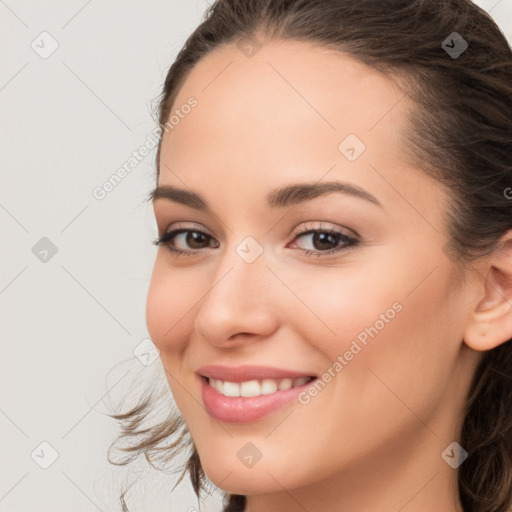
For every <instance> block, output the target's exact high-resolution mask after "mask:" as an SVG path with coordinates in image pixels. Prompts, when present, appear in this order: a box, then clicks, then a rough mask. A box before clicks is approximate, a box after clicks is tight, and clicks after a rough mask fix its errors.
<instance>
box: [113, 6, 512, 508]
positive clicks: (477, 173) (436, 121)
mask: <svg viewBox="0 0 512 512" xmlns="http://www.w3.org/2000/svg"><path fill="white" fill-rule="evenodd" d="M454 32H456V33H457V34H459V35H460V36H461V37H462V38H463V39H464V40H465V41H466V42H467V44H468V47H467V48H466V50H465V51H464V52H463V53H462V54H460V55H454V54H453V53H452V54H450V52H449V48H451V47H453V46H454V42H453V38H454V37H455V38H457V37H458V36H457V35H453V33H454ZM450 38H452V39H450ZM246 39H249V40H250V39H252V40H253V41H259V42H262V43H264V42H265V40H272V39H277V40H279V39H289V40H297V41H304V42H307V43H311V44H314V45H317V46H322V47H325V48H331V49H335V50H338V51H341V52H346V53H348V54H350V55H351V56H353V57H354V58H356V59H359V60H360V61H361V62H363V63H365V64H367V65H369V66H371V67H373V68H375V69H378V70H380V71H382V72H383V73H385V74H386V76H389V77H390V78H391V79H393V80H395V82H396V83H397V85H398V86H399V87H400V88H401V90H402V91H403V92H404V94H407V95H408V96H410V97H411V98H412V100H413V105H414V112H410V113H409V116H408V119H407V122H408V123H409V127H410V129H409V130H407V131H406V137H407V141H408V145H407V147H404V151H407V154H408V155H409V156H410V158H411V159H412V161H413V162H414V163H415V165H416V166H417V167H418V168H419V169H422V170H423V171H424V172H426V173H428V174H430V175H431V176H434V177H435V178H436V179H438V180H439V181H440V182H441V183H442V184H444V185H445V186H446V187H447V190H448V191H449V192H450V199H451V203H450V204H449V205H447V209H446V227H447V230H448V234H449V237H450V241H449V243H448V245H447V247H446V253H447V255H449V256H450V257H451V258H452V260H453V261H454V262H456V263H457V266H459V265H460V266H461V268H465V265H466V264H469V263H470V262H471V260H472V259H474V258H478V257H479V256H482V255H484V254H487V253H489V252H491V251H493V250H495V249H496V248H497V246H498V243H499V239H500V237H501V235H503V234H504V233H505V232H506V231H508V230H509V229H510V228H512V200H510V198H509V197H507V194H506V193H505V191H506V190H510V189H509V187H510V186H511V185H512V52H511V49H510V46H509V44H508V42H507V40H506V39H505V37H504V35H503V33H502V32H501V31H500V29H499V27H498V26H497V25H496V23H495V22H494V21H493V20H492V18H491V17H490V16H489V15H488V14H487V13H486V12H485V11H484V10H483V9H481V8H479V7H477V6H476V5H474V4H473V3H471V2H470V1H469V0H388V1H386V2H384V1H382V0H358V1H354V0H218V1H216V2H214V3H213V4H212V5H211V6H210V7H209V8H208V9H207V11H206V13H205V16H204V20H203V21H202V23H201V24H200V25H199V26H198V27H197V28H196V29H195V30H194V32H193V33H192V34H191V35H190V36H189V37H188V39H187V40H186V42H185V44H184V46H183V48H182V49H181V50H180V52H179V53H178V55H177V57H176V59H175V61H174V63H173V64H172V66H171V67H170V69H169V72H168V74H167V77H166V79H165V84H164V87H163V92H162V95H161V97H160V98H159V105H158V122H159V125H160V127H161V136H163V131H164V126H165V123H166V122H167V120H168V118H169V115H170V113H171V110H172V108H173V104H174V100H175V98H176V96H177V94H178V92H179V90H180V89H181V86H182V85H183V83H184V81H185V80H186V78H187V76H188V74H189V72H190V71H191V69H192V68H193V67H194V65H195V64H196V63H197V62H198V61H199V60H200V59H201V58H202V57H204V56H205V55H207V54H209V53H210V52H212V51H214V50H215V49H217V48H219V47H220V46H221V45H227V44H236V43H237V42H239V41H241V40H246ZM446 40H447V41H448V42H447V43H443V42H444V41H446ZM459 41H460V40H459ZM159 155H160V144H159V145H158V151H157V177H158V172H159V171H158V162H159ZM461 276H462V277H463V274H461ZM509 341H510V340H509ZM152 406H153V405H152V400H151V398H150V396H149V395H147V396H144V399H143V400H141V401H140V403H139V405H138V406H137V407H135V408H133V409H131V410H128V411H127V412H126V413H124V414H116V415H113V417H114V418H115V419H117V420H119V421H120V422H121V426H122V431H123V433H122V436H121V438H126V439H128V440H130V439H133V440H134V444H133V445H132V446H130V447H129V448H126V449H125V450H126V451H129V452H130V453H134V454H138V453H144V455H145V456H146V458H147V459H148V461H150V459H151V458H152V457H153V456H155V455H157V454H162V453H164V454H165V456H166V460H168V461H170V460H172V458H173V457H174V456H175V454H177V453H179V452H180V451H181V450H183V449H186V448H187V447H189V448H190V458H189V459H188V464H187V465H186V467H185V468H184V471H183V473H182V474H181V477H180V480H179V481H181V479H182V478H183V476H184V475H185V474H186V473H187V472H188V473H189V475H190V478H191V480H192V485H193V488H194V490H195V492H196V494H197V496H198V497H199V496H200V493H201V491H202V490H203V489H204V482H205V474H204V472H203V469H202V467H201V463H200V459H199V456H198V453H197V450H196V448H195V446H194V443H193V440H191V439H190V437H189V436H188V431H187V429H186V426H185V425H184V424H183V422H182V421H181V420H180V418H179V413H178V415H172V414H170V415H169V418H168V419H166V420H165V421H163V422H161V423H159V424H157V425H155V426H153V427H152V428H149V429H140V428H139V427H140V425H141V422H142V421H143V419H144V418H145V417H146V416H147V414H148V413H149V411H150V410H151V408H152ZM511 406H512V344H511V343H503V344H502V345H500V346H498V347H496V348H495V349H493V350H490V351H487V352H486V353H485V354H484V356H483V358H482V360H481V362H480V365H479V366H478V368H477V370H476V372H475V375H474V377H473V381H472V385H471V389H470V391H469V394H468V396H467V401H466V404H465V410H464V413H465V415H464V420H463V424H462V429H461V433H460V439H459V444H461V446H462V447H463V448H464V449H465V450H466V451H467V452H468V459H467V460H466V461H465V462H464V463H463V464H462V465H461V466H460V467H459V468H458V489H459V495H460V500H461V503H462V506H463V508H464V511H465V512H509V510H510V508H511V506H512V407H511ZM141 435H142V439H139V436H141ZM173 436H177V441H175V442H174V443H170V444H168V445H164V446H162V442H163V441H165V440H170V439H171V438H172V437H173ZM135 441H136V442H135ZM179 481H178V483H179ZM245 504H246V499H245V496H240V495H232V494H226V495H225V507H226V508H225V511H226V512H227V511H236V510H238V511H242V510H244V507H245Z"/></svg>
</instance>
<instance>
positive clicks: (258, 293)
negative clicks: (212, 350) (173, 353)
mask: <svg viewBox="0 0 512 512" xmlns="http://www.w3.org/2000/svg"><path fill="white" fill-rule="evenodd" d="M276 283H277V284H278V283H279V281H278V280H277V279H276V278H275V276H274V275H273V273H272V272H271V271H270V270H269V269H268V268H267V266H266V260H265V258H264V255H263V254H262V255H260V257H259V258H258V259H256V261H253V262H252V263H247V262H246V261H244V260H243V259H242V258H241V257H240V256H239V255H238V254H237V253H236V252H235V251H234V250H233V251H231V254H229V255H226V257H225V259H224V260H223V262H222V264H220V265H219V266H218V267H217V269H216V272H215V278H214V279H212V280H211V283H210V286H209V291H207V292H206V295H205V297H204V298H203V299H202V301H201V303H200V305H199V310H198V311H197V314H196V318H195V329H196V332H197V333H198V334H199V335H201V336H202V337H204V338H206V340H207V341H208V342H210V343H211V344H212V345H215V346H217V347H219V348H229V347H235V346H237V345H239V344H240V343H241V344H247V343H248V342H250V341H251V340H253V341H256V340H259V339H261V338H265V337H267V336H269V335H271V334H272V333H273V332H274V331H275V330H276V329H277V327H278V321H279V317H278V315H279V308H278V304H277V302H278V300H277V294H276V293H273V292H272V291H273V289H274V288H275V286H276ZM274 291H276V290H274Z"/></svg>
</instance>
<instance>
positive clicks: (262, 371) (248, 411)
mask: <svg viewBox="0 0 512 512" xmlns="http://www.w3.org/2000/svg"><path fill="white" fill-rule="evenodd" d="M197 373H198V374H199V379H200V381H201V383H200V385H201V394H202V398H203V403H204V405H205V409H206V411H207V412H208V414H209V415H210V416H212V417H213V418H215V419H217V420H219V421H225V422H230V423H248V422H251V421H256V420H258V419H260V418H263V417H264V416H267V415H268V414H270V413H272V412H274V411H276V410H278V409H280V408H281V407H283V406H285V405H287V404H290V403H292V402H294V401H295V400H297V397H298V395H299V394H300V393H301V392H302V391H304V390H305V389H306V388H307V387H308V386H309V385H311V384H312V383H313V382H314V381H311V382H308V383H306V384H304V385H303V386H298V387H296V388H290V389H287V390H283V391H276V392H275V393H271V394H269V395H260V396H253V397H242V396H239V397H228V396H224V395H222V394H221V393H219V392H218V391H217V390H216V389H214V388H213V387H212V386H210V385H209V384H208V381H207V378H206V377H211V378H214V379H221V380H224V381H229V382H243V381H247V380H262V379H284V378H290V379H294V378H297V377H313V375H311V374H308V373H304V372H294V371H291V370H281V369H278V368H270V367H263V366H239V367H236V368H230V367H227V366H220V365H210V366H202V367H201V368H199V369H198V370H197Z"/></svg>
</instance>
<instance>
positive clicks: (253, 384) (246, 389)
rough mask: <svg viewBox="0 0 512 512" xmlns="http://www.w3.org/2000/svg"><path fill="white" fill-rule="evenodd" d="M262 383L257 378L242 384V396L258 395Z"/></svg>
mask: <svg viewBox="0 0 512 512" xmlns="http://www.w3.org/2000/svg"><path fill="white" fill-rule="evenodd" d="M259 394H260V383H259V382H258V381H257V380H248V381H247V382H242V383H241V384H240V396H258V395H259Z"/></svg>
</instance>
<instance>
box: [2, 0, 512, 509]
mask: <svg viewBox="0 0 512 512" xmlns="http://www.w3.org/2000/svg"><path fill="white" fill-rule="evenodd" d="M477 3H478V4H479V5H481V6H482V7H484V8H485V9H486V10H487V11H489V12H490V13H491V15H492V16H493V17H494V19H495V20H496V21H497V22H498V24H499V25H500V26H501V28H502V30H503V32H504V33H505V34H506V36H507V38H508V39H509V41H512V0H489V1H487V0H485V1H479V2H477ZM208 4H209V3H208V2H207V1H206V0H167V1H163V0H160V1H157V0H145V1H142V0H139V1H135V0H103V1H100V0H88V1H87V0H67V1H45V2H41V1H38V0H30V1H29V0H19V1H15V0H0V23H1V26H0V41H1V45H2V46H1V47H2V52H1V60H0V65H1V70H0V112H1V118H0V119H1V122H0V129H1V134H0V141H1V162H2V165H1V173H2V174H1V176H2V185H1V188H0V221H1V227H2V245H1V253H0V257H1V261H0V307H1V324H0V325H1V327H2V336H1V345H0V350H1V353H0V390H1V392H0V439H1V446H0V460H1V461H2V462H1V464H0V511H1V512H21V511H23V512H50V511H51V512H61V511H66V512H68V511H70V510H73V511H74V512H94V511H111V510H119V511H120V510H121V505H120V502H119V499H118V495H119V493H120V489H121V486H122V485H124V484H129V483H131V482H132V481H134V482H135V483H134V484H133V486H132V487H131V488H130V490H129V492H128V493H127V494H126V503H127V505H128V507H129V509H130V511H131V512H134V511H138V510H151V511H162V512H163V511H171V510H172V511H173V512H177V511H183V512H187V511H188V512H192V510H198V509H199V504H198V500H197V498H196V497H195V495H194V494H193V492H192V488H191V486H190V484H189V482H188V478H187V479H186V480H184V482H183V483H182V484H180V486H179V487H178V488H177V489H176V491H174V492H173V493H172V494H171V493H170V489H171V487H172V485H173V483H174V481H175V477H173V476H169V475H166V474H164V473H159V472H156V471H154V470H151V469H150V468H148V466H147V465H144V464H139V465H135V464H134V466H133V467H132V468H131V469H130V468H122V467H118V466H115V465H111V464H109V463H108V461H107V449H108V446H109V445H110V443H111V442H112V441H113V440H114V439H115V437H116V434H117V426H116V423H115V422H114V420H112V419H110V418H109V417H108V416H107V412H108V411H109V407H110V406H111V405H112V403H115V398H116V397H119V396H122V395H123V393H125V392H126V391H127V390H128V389H129V386H130V385H132V383H133V382H134V379H135V378H136V376H138V377H137V378H139V377H141V376H142V377H143V378H144V376H146V375H147V376H150V375H152V374H153V373H152V372H158V370H159V367H158V365H159V363H160V361H159V360H158V359H157V360H155V361H154V362H153V364H148V362H149V361H150V360H151V353H150V352H148V348H149V346H148V345H147V341H144V340H147V338H148V333H147V328H146V323H145V301H146V294H147V288H148V284H149V280H150V277H151V270H152V266H153V262H154V258H155V254H156V247H155V246H153V245H152V244H151V241H152V240H153V239H154V237H155V236H156V234H157V230H156V223H155V222H154V219H153V212H152V209H151V207H150V204H149V203H147V202H146V201H145V198H146V194H147V192H148V191H149V190H151V188H152V187H153V186H154V184H155V183H154V172H155V169H154V159H155V156H154V150H152V151H151V152H150V154H149V155H147V156H146V157H145V158H144V159H142V160H141V161H140V162H137V165H134V166H133V167H132V168H131V169H130V172H129V173H127V175H126V176H125V177H124V179H123V180H121V182H120V183H118V184H117V186H116V187H114V188H113V189H112V190H110V191H108V193H106V194H105V197H103V198H102V199H98V198H97V197H95V195H94V194H93V191H94V190H95V189H96V188H97V187H101V186H102V185H103V184H104V183H105V181H107V180H108V179H109V177H110V176H111V175H112V174H114V173H115V172H116V170H117V169H118V168H119V167H121V166H122V165H123V164H126V163H127V161H128V159H129V158H130V157H131V156H132V153H133V151H136V150H137V149H139V148H140V147H141V146H143V145H144V143H145V141H147V137H148V135H150V134H151V132H152V130H154V128H155V126H156V124H155V123H154V119H153V117H152V116H151V111H152V107H153V106H154V102H155V100H156V98H157V97H158V95H159V93H160V88H161V85H162V82H163V79H164V77H165V74H166V72H167V70H168V67H169V66H170V64H171V63H172V61H173V59H174V57H175V56H176V54H177V52H178V51H179V49H180V48H181V46H182V44H183V43H184V41H185V39H186V37H187V36H188V35H189V34H190V32H191V31H192V30H193V29H194V28H195V27H196V26H197V24H198V23H199V22H200V21H201V18H202V16H203V14H204V11H205V9H206V8H207V7H208ZM97 195H98V194H97ZM148 354H150V355H148ZM148 358H150V359H149V361H148ZM219 504H220V500H219V499H218V496H217V497H216V496H215V495H214V496H213V497H212V499H211V500H210V499H207V500H205V501H204V502H203V503H201V510H219V506H220V505H219ZM190 507H193V508H190Z"/></svg>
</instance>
